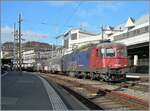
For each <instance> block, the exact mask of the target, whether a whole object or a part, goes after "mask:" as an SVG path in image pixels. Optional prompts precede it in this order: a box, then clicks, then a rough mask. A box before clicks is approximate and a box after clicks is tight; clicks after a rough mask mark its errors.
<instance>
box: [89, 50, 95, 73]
mask: <svg viewBox="0 0 150 111" xmlns="http://www.w3.org/2000/svg"><path fill="white" fill-rule="evenodd" d="M95 60H96V48H93V49H92V50H91V53H90V58H89V69H90V70H94V69H95V68H96V62H95Z"/></svg>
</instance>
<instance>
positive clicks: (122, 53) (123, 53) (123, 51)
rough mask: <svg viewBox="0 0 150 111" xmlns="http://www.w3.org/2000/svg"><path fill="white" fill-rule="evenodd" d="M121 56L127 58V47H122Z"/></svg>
mask: <svg viewBox="0 0 150 111" xmlns="http://www.w3.org/2000/svg"><path fill="white" fill-rule="evenodd" d="M120 54H121V55H122V56H127V51H126V48H125V47H121V48H120Z"/></svg>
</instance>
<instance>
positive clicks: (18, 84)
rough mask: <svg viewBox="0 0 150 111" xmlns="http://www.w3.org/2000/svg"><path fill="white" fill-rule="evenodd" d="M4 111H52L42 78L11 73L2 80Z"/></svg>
mask: <svg viewBox="0 0 150 111" xmlns="http://www.w3.org/2000/svg"><path fill="white" fill-rule="evenodd" d="M1 102H2V110H9V109H11V110H51V109H52V104H51V102H50V100H49V97H48V94H47V92H46V90H45V88H44V87H43V83H42V81H41V80H40V78H38V77H36V76H35V75H31V74H26V73H22V74H20V73H18V72H9V73H8V74H7V75H5V76H3V77H2V78H1Z"/></svg>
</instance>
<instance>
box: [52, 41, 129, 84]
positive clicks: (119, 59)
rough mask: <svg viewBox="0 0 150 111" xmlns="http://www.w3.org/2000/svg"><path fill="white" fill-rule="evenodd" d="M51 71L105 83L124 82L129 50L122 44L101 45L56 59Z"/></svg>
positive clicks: (53, 61)
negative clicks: (96, 79)
mask: <svg viewBox="0 0 150 111" xmlns="http://www.w3.org/2000/svg"><path fill="white" fill-rule="evenodd" d="M50 62H51V64H52V65H53V66H57V67H54V68H53V69H52V70H51V71H52V72H54V73H56V72H61V73H63V74H67V75H71V76H76V77H85V78H91V79H95V78H99V79H102V80H104V81H124V80H125V79H126V68H127V67H128V57H127V49H126V46H125V45H124V44H120V43H100V44H97V45H94V46H90V47H86V48H83V49H78V50H75V51H73V52H72V53H70V54H66V55H64V56H62V57H58V58H57V57H55V59H52V60H51V61H50Z"/></svg>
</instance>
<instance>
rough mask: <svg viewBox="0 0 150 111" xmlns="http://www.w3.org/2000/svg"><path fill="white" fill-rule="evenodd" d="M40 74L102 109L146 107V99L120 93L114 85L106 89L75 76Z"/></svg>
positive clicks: (141, 108) (145, 108)
mask: <svg viewBox="0 0 150 111" xmlns="http://www.w3.org/2000/svg"><path fill="white" fill-rule="evenodd" d="M42 76H43V77H45V78H47V79H48V80H51V81H53V82H55V83H57V84H59V85H61V86H62V87H64V88H65V89H66V90H67V91H69V92H72V93H73V92H75V94H74V95H77V94H79V95H81V96H82V97H85V98H87V99H88V100H90V101H92V102H94V103H95V104H96V105H98V106H99V107H101V108H102V109H121V110H122V109H134V110H137V109H140V110H147V109H148V102H147V101H145V100H143V99H139V98H136V97H133V96H129V95H127V94H123V93H120V92H118V91H116V90H115V89H117V88H116V87H115V88H112V89H111V88H110V89H106V88H105V87H100V85H99V84H86V83H84V80H83V81H82V80H80V81H78V80H77V79H75V78H70V77H65V76H60V75H52V74H42ZM123 85H125V83H124V84H123ZM78 98H79V97H78ZM83 101H84V100H83Z"/></svg>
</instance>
